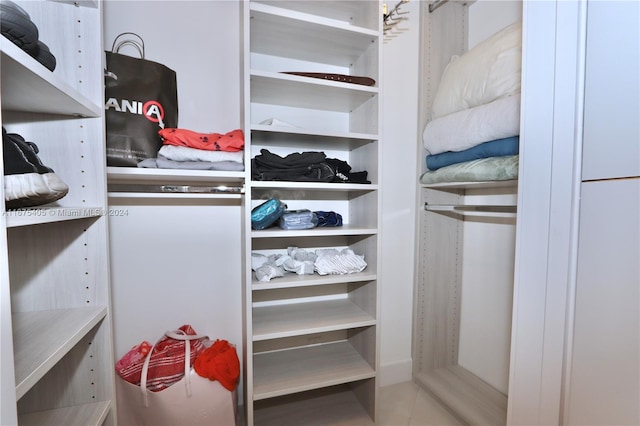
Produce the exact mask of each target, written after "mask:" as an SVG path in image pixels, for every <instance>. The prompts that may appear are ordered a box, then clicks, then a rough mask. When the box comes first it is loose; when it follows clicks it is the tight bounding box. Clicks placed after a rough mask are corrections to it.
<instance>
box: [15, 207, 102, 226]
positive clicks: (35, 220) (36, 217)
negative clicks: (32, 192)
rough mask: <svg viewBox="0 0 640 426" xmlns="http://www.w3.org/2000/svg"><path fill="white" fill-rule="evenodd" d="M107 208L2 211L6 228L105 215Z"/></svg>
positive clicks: (49, 208)
mask: <svg viewBox="0 0 640 426" xmlns="http://www.w3.org/2000/svg"><path fill="white" fill-rule="evenodd" d="M106 212H107V209H105V208H103V207H98V206H93V207H41V208H28V209H17V210H9V211H7V212H5V213H4V215H5V216H6V218H7V228H17V227H20V226H31V225H40V224H44V223H56V222H65V221H68V220H78V219H88V218H92V217H100V216H105V215H106V214H107V213H106Z"/></svg>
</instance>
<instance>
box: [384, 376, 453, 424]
mask: <svg viewBox="0 0 640 426" xmlns="http://www.w3.org/2000/svg"><path fill="white" fill-rule="evenodd" d="M379 397H380V399H379V403H380V405H379V411H378V421H376V425H377V426H378V425H379V426H459V425H463V424H464V423H461V422H460V421H459V420H458V419H457V418H456V417H454V416H453V415H452V414H451V413H449V411H447V410H446V409H445V408H444V407H442V406H441V405H440V403H438V401H436V400H435V399H433V397H431V396H430V395H429V394H428V393H426V392H425V391H424V390H422V389H420V388H419V387H418V385H416V384H415V383H413V382H403V383H398V384H395V385H390V386H384V387H382V388H380V394H379Z"/></svg>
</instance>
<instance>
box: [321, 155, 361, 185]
mask: <svg viewBox="0 0 640 426" xmlns="http://www.w3.org/2000/svg"><path fill="white" fill-rule="evenodd" d="M326 162H327V163H328V164H329V165H330V166H331V168H332V169H333V171H334V172H335V177H334V178H333V180H332V181H331V182H345V183H371V181H368V180H367V175H368V174H369V173H368V172H367V171H366V170H365V171H361V172H351V166H350V165H349V163H347V162H346V161H343V160H339V159H337V158H327V160H326Z"/></svg>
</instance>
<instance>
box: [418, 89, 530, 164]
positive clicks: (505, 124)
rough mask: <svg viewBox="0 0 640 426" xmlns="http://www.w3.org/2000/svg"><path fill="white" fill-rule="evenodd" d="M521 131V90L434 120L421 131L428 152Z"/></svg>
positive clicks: (470, 145) (458, 148)
mask: <svg viewBox="0 0 640 426" xmlns="http://www.w3.org/2000/svg"><path fill="white" fill-rule="evenodd" d="M519 134H520V93H516V94H514V95H510V96H505V97H504V98H500V99H497V100H495V101H493V102H490V103H488V104H485V105H479V106H476V107H472V108H468V109H465V110H462V111H458V112H454V113H453V114H449V115H445V116H443V117H439V118H436V119H435V120H431V121H430V122H429V123H428V124H427V125H426V126H425V128H424V132H422V140H423V143H424V147H425V149H426V150H427V152H428V153H429V154H432V155H433V154H440V153H442V152H447V151H464V150H465V149H469V148H473V147H474V146H476V145H479V144H481V143H484V142H489V141H492V140H495V139H504V138H509V137H511V136H517V135H519Z"/></svg>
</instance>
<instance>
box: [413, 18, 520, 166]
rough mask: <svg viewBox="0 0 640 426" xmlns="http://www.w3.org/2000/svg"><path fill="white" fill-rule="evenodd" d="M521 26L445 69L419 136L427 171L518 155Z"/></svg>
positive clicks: (502, 31)
mask: <svg viewBox="0 0 640 426" xmlns="http://www.w3.org/2000/svg"><path fill="white" fill-rule="evenodd" d="M521 38H522V24H521V23H520V22H518V23H515V24H512V25H510V26H508V27H506V28H504V29H502V30H501V31H499V32H497V33H496V34H494V35H493V36H491V37H489V38H488V39H486V40H485V41H483V42H482V43H480V44H478V45H477V46H475V47H474V48H473V49H471V50H469V51H468V52H466V53H465V54H464V55H462V56H459V57H454V58H453V59H452V60H451V62H450V63H449V64H448V65H447V67H446V69H445V71H444V73H443V75H442V79H441V81H440V84H439V86H438V90H437V91H436V94H435V96H434V100H433V105H432V115H431V118H432V120H431V121H430V122H429V123H428V124H427V125H426V127H425V129H424V132H423V142H424V147H425V149H426V150H427V156H426V162H427V169H428V170H430V171H434V170H438V169H440V168H442V167H447V166H450V165H453V164H458V163H466V162H470V161H474V160H479V159H485V158H494V157H507V156H515V155H517V154H518V152H519V134H520V81H521V57H522V43H521Z"/></svg>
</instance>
